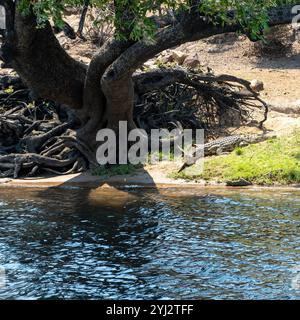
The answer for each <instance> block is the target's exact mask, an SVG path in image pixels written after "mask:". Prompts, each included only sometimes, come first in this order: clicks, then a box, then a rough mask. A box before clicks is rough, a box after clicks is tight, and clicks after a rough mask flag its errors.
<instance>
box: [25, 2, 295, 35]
mask: <svg viewBox="0 0 300 320" xmlns="http://www.w3.org/2000/svg"><path fill="white" fill-rule="evenodd" d="M294 2H295V1H294V0H202V1H193V0H115V1H111V0H91V5H92V6H97V7H99V8H105V7H107V6H112V7H115V10H114V12H115V14H114V15H113V16H108V17H107V19H110V20H113V22H114V24H115V26H122V27H123V29H124V28H126V29H127V30H128V29H129V30H130V34H129V38H130V39H132V40H138V39H141V38H144V37H146V36H148V35H150V34H152V33H153V32H154V28H155V26H154V24H153V22H152V20H151V19H149V16H150V15H151V14H152V13H153V12H155V13H157V12H166V11H167V10H173V11H175V12H178V11H182V10H191V8H192V7H194V8H195V6H197V7H198V9H199V11H200V13H201V14H204V15H206V16H209V17H210V18H211V20H212V21H215V22H216V23H224V24H228V23H240V24H241V25H242V26H243V27H244V28H245V29H246V30H247V31H248V32H249V33H250V34H251V35H252V36H254V37H255V36H257V35H258V34H259V33H260V31H261V29H265V28H266V27H267V14H266V12H267V9H268V8H270V7H273V6H279V5H283V4H288V3H294ZM83 3H84V0H65V1H64V0H34V1H32V0H20V1H19V8H20V10H21V11H22V12H24V14H28V13H29V12H30V8H31V6H32V8H33V11H34V13H35V14H36V15H37V17H38V23H39V25H40V26H43V24H44V23H45V22H46V21H47V20H48V19H49V18H52V19H53V21H54V22H55V23H56V24H58V25H59V24H61V23H62V13H63V10H64V7H65V6H81V5H83ZM195 3H196V4H195ZM193 4H195V5H193ZM125 10H126V12H130V17H132V18H131V19H127V20H126V19H124V14H123V13H124V11H125ZM231 10H234V12H235V14H234V16H232V15H228V11H231ZM118 29H120V28H118ZM118 36H119V37H123V36H124V35H123V34H121V33H120V34H118ZM126 37H128V36H127V35H126Z"/></svg>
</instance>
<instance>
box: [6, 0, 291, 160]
mask: <svg viewBox="0 0 300 320" xmlns="http://www.w3.org/2000/svg"><path fill="white" fill-rule="evenodd" d="M1 4H2V5H4V6H5V8H6V14H7V30H6V37H5V42H4V44H3V46H2V52H1V57H2V59H3V60H4V61H5V62H10V63H11V64H12V66H13V68H14V69H15V70H16V71H17V73H18V74H19V75H20V76H21V78H22V79H23V81H24V82H25V83H26V84H27V85H28V86H29V87H30V88H31V89H32V90H33V91H34V92H35V93H36V94H38V95H39V96H40V97H43V98H46V99H51V100H54V101H56V102H58V103H61V104H63V105H66V106H67V107H68V108H70V109H72V110H73V111H74V114H75V115H76V116H77V118H78V119H79V120H80V125H79V126H78V130H77V138H78V139H79V140H81V141H83V142H84V144H85V145H87V146H88V148H89V151H91V153H90V155H91V154H93V155H94V156H95V152H94V151H95V149H96V147H97V143H96V134H97V131H98V130H99V129H101V128H111V129H113V130H115V131H117V129H118V125H119V121H128V126H129V129H131V128H134V127H135V124H134V121H133V107H134V88H135V84H134V77H133V74H134V72H135V71H136V70H137V69H138V68H139V67H140V66H141V65H142V64H143V63H144V62H146V61H147V60H148V59H150V58H152V57H154V56H155V55H156V54H158V53H160V52H161V51H163V50H165V49H168V48H170V47H174V46H177V45H180V44H182V43H185V42H187V41H194V40H199V39H204V38H207V37H209V36H212V35H216V34H221V33H225V32H235V31H238V30H242V28H241V26H240V25H227V26H226V25H225V26H223V24H220V25H217V24H213V23H212V22H210V20H209V19H207V18H206V17H205V16H201V15H200V14H199V12H198V11H197V9H195V10H189V11H188V12H182V13H180V14H179V15H178V16H176V17H175V21H173V22H172V23H171V24H168V23H162V26H163V28H161V29H158V31H157V33H156V34H155V35H154V41H152V42H146V41H143V40H140V41H136V42H133V41H129V40H128V41H119V40H116V39H111V40H109V41H108V42H107V43H106V44H105V45H104V46H103V47H102V48H101V49H100V50H99V52H97V53H96V54H95V56H94V57H93V59H92V61H91V63H90V64H89V66H86V65H83V64H82V63H79V62H77V61H75V60H74V59H73V58H71V57H70V56H69V55H68V54H67V53H66V52H65V50H64V49H63V48H62V47H61V46H60V44H59V42H58V40H57V39H56V37H55V35H54V33H53V31H52V28H51V26H50V23H46V26H45V27H44V28H42V29H41V28H37V23H36V17H35V16H34V14H33V13H31V14H30V15H27V16H24V15H22V14H21V13H20V12H18V10H17V9H16V7H15V4H14V3H13V2H12V1H8V0H2V1H1V0H0V5H1ZM290 8H291V6H287V7H284V8H281V9H280V10H277V9H276V10H275V9H274V10H273V11H272V10H271V11H270V25H276V24H282V23H290V21H291V19H292V15H291V11H290ZM117 9H118V8H116V10H117ZM119 10H121V11H122V12H123V13H124V20H126V19H130V12H126V8H119ZM160 20H161V21H163V18H161V19H160ZM169 20H170V19H169V17H166V21H169ZM122 32H123V33H125V34H126V32H130V30H122ZM150 76H151V75H150ZM144 78H147V77H144ZM89 159H91V156H90V157H89Z"/></svg>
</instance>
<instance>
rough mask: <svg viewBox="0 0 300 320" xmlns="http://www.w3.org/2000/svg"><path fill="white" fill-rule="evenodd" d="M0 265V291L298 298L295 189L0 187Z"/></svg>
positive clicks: (21, 295)
mask: <svg viewBox="0 0 300 320" xmlns="http://www.w3.org/2000/svg"><path fill="white" fill-rule="evenodd" d="M0 267H1V269H2V271H3V270H4V269H5V273H6V282H5V286H2V287H1V288H0V299H7V298H14V299H37V298H42V299H53V298H54V299H56V298H64V299H71V298H72V299H74V298H75V299H164V298H167V299H186V298H188V299H297V298H298V299H299V298H300V191H299V192H296V191H295V192H288V191H286V192H283V191H282V192H280V191H276V192H275V191H274V192H269V193H266V192H261V191H257V192H252V191H243V192H242V193H241V191H223V192H216V191H209V194H207V191H206V194H204V192H203V191H201V190H198V191H197V190H194V191H186V192H180V191H178V190H166V191H164V192H163V193H158V192H157V191H154V190H152V191H142V190H140V191H139V190H131V191H130V192H127V191H120V190H106V191H101V192H96V191H89V190H76V189H73V190H61V189H60V190H57V189H50V190H42V189H41V190H29V189H0ZM2 282H3V281H2ZM0 283H1V279H0Z"/></svg>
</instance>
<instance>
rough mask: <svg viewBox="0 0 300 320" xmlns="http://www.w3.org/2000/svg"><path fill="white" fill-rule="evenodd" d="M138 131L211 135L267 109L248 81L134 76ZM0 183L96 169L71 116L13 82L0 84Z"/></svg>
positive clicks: (168, 73) (170, 73)
mask: <svg viewBox="0 0 300 320" xmlns="http://www.w3.org/2000/svg"><path fill="white" fill-rule="evenodd" d="M134 82H135V90H136V106H135V111H134V119H135V122H136V124H137V125H138V127H140V128H143V129H145V130H146V131H148V132H150V130H151V129H155V128H169V129H171V128H173V127H174V125H175V126H178V127H183V128H192V129H196V128H205V129H212V128H215V127H216V126H226V125H227V126H229V125H241V124H246V123H249V121H253V120H255V119H253V112H254V110H257V109H258V108H260V110H262V111H261V112H260V113H261V114H262V120H261V121H260V122H257V123H258V124H260V125H262V124H263V122H264V121H265V120H266V117H267V114H268V107H267V105H266V104H265V103H264V102H263V101H262V100H261V99H260V98H259V96H258V94H257V93H256V92H254V91H252V90H251V88H250V83H249V82H248V81H245V80H242V79H239V78H236V77H232V76H227V75H222V76H215V75H213V74H212V73H207V74H204V73H199V72H198V73H196V72H192V71H187V70H184V69H158V70H154V71H151V72H148V73H140V74H136V75H134ZM0 87H1V89H2V90H1V91H0V177H14V178H17V177H19V176H27V177H33V176H35V177H36V176H41V175H44V174H45V173H50V174H56V175H63V174H69V173H75V172H83V171H85V170H87V169H88V168H90V167H91V166H96V165H97V163H95V160H94V153H93V152H92V150H90V149H89V147H88V146H86V145H85V143H83V142H82V141H80V140H79V139H78V137H77V135H76V130H77V129H79V128H80V127H79V125H78V121H77V119H76V118H75V116H74V114H73V113H70V112H68V111H67V110H68V109H65V108H64V107H63V106H60V105H58V104H56V103H54V102H50V101H43V100H36V101H34V99H33V98H34V93H32V92H30V90H28V89H27V88H26V87H25V86H24V85H23V84H22V82H21V80H20V79H19V78H18V77H16V76H5V77H2V78H0Z"/></svg>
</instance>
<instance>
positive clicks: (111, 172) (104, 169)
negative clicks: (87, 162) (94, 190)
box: [92, 164, 143, 177]
mask: <svg viewBox="0 0 300 320" xmlns="http://www.w3.org/2000/svg"><path fill="white" fill-rule="evenodd" d="M142 167H143V165H142V164H139V165H133V164H119V165H111V166H101V167H98V168H96V169H94V170H93V171H92V174H93V175H94V176H105V177H112V176H123V175H126V174H133V173H136V171H137V170H139V169H141V168H142Z"/></svg>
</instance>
